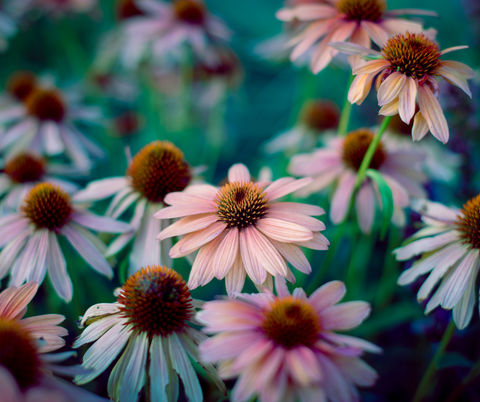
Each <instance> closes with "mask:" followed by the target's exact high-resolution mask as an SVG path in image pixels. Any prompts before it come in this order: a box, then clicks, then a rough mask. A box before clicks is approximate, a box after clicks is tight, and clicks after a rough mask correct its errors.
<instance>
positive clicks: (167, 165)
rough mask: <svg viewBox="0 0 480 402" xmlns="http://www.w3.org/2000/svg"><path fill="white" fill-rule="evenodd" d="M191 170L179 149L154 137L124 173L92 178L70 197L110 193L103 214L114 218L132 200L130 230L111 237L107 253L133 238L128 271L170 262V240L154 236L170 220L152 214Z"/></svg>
mask: <svg viewBox="0 0 480 402" xmlns="http://www.w3.org/2000/svg"><path fill="white" fill-rule="evenodd" d="M194 173H195V171H194V170H193V169H191V168H190V166H189V165H188V163H187V162H186V161H185V159H184V155H183V152H182V151H181V150H180V149H178V148H177V147H176V146H175V145H173V144H172V143H170V142H168V141H154V142H152V143H150V144H148V145H146V146H144V147H143V148H142V149H141V150H140V151H139V152H138V153H137V154H136V155H135V157H134V158H133V160H132V162H131V163H130V166H129V167H128V169H127V172H126V175H125V176H122V177H112V178H108V179H101V180H96V181H93V182H91V183H90V184H89V185H88V186H87V187H86V188H85V190H82V191H79V192H78V193H77V194H75V195H74V196H73V200H74V201H77V202H92V201H98V200H102V199H105V198H109V197H112V196H113V199H112V201H111V203H110V206H109V207H108V210H107V212H106V215H107V216H111V217H112V218H114V219H116V218H118V217H119V216H120V215H122V214H123V213H124V212H125V211H126V210H127V209H128V208H129V207H131V206H133V205H134V204H135V203H136V205H135V209H134V212H133V217H132V219H131V221H130V225H131V230H129V231H128V232H126V233H124V234H122V235H121V236H119V237H118V238H117V239H115V240H114V241H113V242H112V243H111V244H110V245H109V247H108V249H107V251H106V256H107V257H109V256H113V255H115V254H117V253H118V252H120V251H121V250H123V248H124V247H126V246H127V245H128V244H129V243H130V242H131V241H132V240H133V246H132V251H131V252H130V255H129V274H130V275H132V274H133V273H134V272H135V271H136V270H137V269H139V267H141V266H146V265H148V264H155V265H160V264H167V263H168V264H169V265H170V262H171V260H170V257H169V256H168V251H169V250H170V248H171V246H172V244H171V241H168V240H167V241H164V242H160V241H159V240H157V239H155V236H156V235H157V234H158V232H159V231H161V230H162V229H164V228H166V227H167V226H168V225H169V223H170V222H169V221H164V222H160V221H159V220H157V219H155V218H154V217H153V214H154V213H155V212H156V211H158V210H159V209H160V208H163V206H164V205H165V204H164V201H165V197H166V196H167V195H168V194H169V193H171V192H176V191H182V190H183V189H185V187H187V186H188V184H189V183H190V180H191V179H192V175H193V174H194Z"/></svg>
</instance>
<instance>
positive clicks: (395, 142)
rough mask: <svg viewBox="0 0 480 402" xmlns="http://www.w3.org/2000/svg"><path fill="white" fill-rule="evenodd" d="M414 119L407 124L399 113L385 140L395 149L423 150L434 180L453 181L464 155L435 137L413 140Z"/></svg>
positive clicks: (390, 125)
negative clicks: (452, 149) (418, 140)
mask: <svg viewBox="0 0 480 402" xmlns="http://www.w3.org/2000/svg"><path fill="white" fill-rule="evenodd" d="M412 127H413V121H412V122H410V124H405V123H404V122H403V121H402V119H400V116H399V115H398V114H397V115H395V116H393V118H392V120H391V121H390V123H389V125H388V128H387V131H386V132H385V134H384V135H383V137H382V138H383V141H384V143H385V144H386V145H387V146H391V147H392V148H394V149H397V150H400V149H405V150H410V151H421V152H423V154H424V155H425V161H424V163H423V168H424V171H425V173H426V175H427V177H428V178H430V179H431V180H434V181H440V182H445V183H452V182H453V181H454V180H455V178H456V177H457V176H458V173H459V169H460V166H461V165H462V162H463V156H462V155H461V154H459V153H456V152H453V151H451V150H450V149H448V148H447V147H445V146H443V145H442V144H440V143H439V142H438V141H437V140H436V139H434V138H433V137H428V138H425V139H423V140H422V141H420V142H412Z"/></svg>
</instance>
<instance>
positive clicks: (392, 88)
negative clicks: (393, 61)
mask: <svg viewBox="0 0 480 402" xmlns="http://www.w3.org/2000/svg"><path fill="white" fill-rule="evenodd" d="M406 81H407V76H406V75H405V74H401V73H397V72H395V73H393V74H390V75H389V76H388V77H387V78H386V79H385V81H383V82H382V84H381V85H380V88H378V95H377V96H378V105H379V106H383V105H386V104H387V103H390V102H392V101H394V100H395V99H397V98H398V96H399V94H400V92H401V91H403V90H404V89H403V87H404V85H405V82H406Z"/></svg>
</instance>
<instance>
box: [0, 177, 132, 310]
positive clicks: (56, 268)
mask: <svg viewBox="0 0 480 402" xmlns="http://www.w3.org/2000/svg"><path fill="white" fill-rule="evenodd" d="M130 228H131V227H130V225H128V224H126V223H124V222H119V221H116V220H113V219H111V218H106V217H101V216H98V215H95V214H93V213H91V212H88V211H86V210H85V209H83V208H81V207H80V206H78V205H75V204H74V203H73V202H72V200H71V198H70V196H69V195H68V194H67V193H66V192H65V191H64V190H63V189H62V188H61V187H59V186H57V185H54V184H51V183H40V184H37V185H36V186H35V187H33V188H32V189H31V190H30V191H29V192H28V193H27V195H26V196H25V198H24V200H23V202H22V205H21V208H20V211H19V212H16V213H12V214H10V215H6V216H2V217H1V218H0V238H1V241H0V248H3V250H2V251H1V252H0V278H3V277H4V276H6V275H7V274H10V284H11V285H13V286H19V285H21V284H22V283H23V282H25V281H35V282H38V283H42V282H43V279H44V278H45V274H46V273H47V270H48V274H49V277H50V281H51V282H52V285H53V287H54V289H55V291H56V292H57V293H58V295H59V296H60V297H61V298H63V299H64V300H66V301H70V300H71V298H72V294H73V286H72V281H71V280H70V277H69V275H68V273H67V264H66V261H65V257H64V255H63V252H62V250H61V248H60V245H59V243H58V236H60V235H62V236H65V237H66V238H67V240H68V242H69V243H70V244H71V245H72V247H73V248H74V249H75V250H76V251H77V252H78V253H79V254H80V256H81V257H82V258H83V259H84V260H85V261H86V262H87V263H88V265H90V266H91V267H92V268H93V269H94V270H96V271H97V272H99V273H100V274H102V275H105V276H107V277H112V276H113V271H112V268H111V267H110V265H109V263H108V262H107V260H106V259H105V257H103V255H102V254H103V252H104V251H105V245H104V244H103V242H102V241H101V240H100V239H99V238H98V237H97V236H95V235H94V234H93V233H91V232H90V231H89V229H92V230H95V231H98V232H107V233H123V232H127V231H129V230H130Z"/></svg>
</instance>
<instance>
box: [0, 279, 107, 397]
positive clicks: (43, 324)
mask: <svg viewBox="0 0 480 402" xmlns="http://www.w3.org/2000/svg"><path fill="white" fill-rule="evenodd" d="M37 288H38V284H37V283H36V282H29V283H27V284H25V285H23V286H21V287H19V288H17V287H9V288H7V289H5V290H3V291H2V292H0V390H1V392H2V397H1V398H2V401H3V402H36V401H40V400H41V401H46V400H48V401H51V402H69V401H75V402H100V401H105V399H103V398H99V397H97V396H95V395H93V394H90V393H88V392H86V391H84V390H82V389H80V388H77V387H75V386H73V385H71V384H69V383H67V382H65V381H63V380H61V379H59V378H56V377H54V375H53V374H58V375H62V376H72V374H73V375H76V374H79V373H83V372H84V370H82V369H81V368H80V367H78V366H73V367H72V366H70V367H62V366H59V365H58V364H57V363H59V362H62V361H64V360H66V359H68V358H69V357H71V356H72V355H74V354H75V352H65V353H59V354H50V352H53V351H55V350H58V349H60V348H61V347H63V346H64V345H65V341H64V340H63V339H62V337H64V336H66V335H68V332H67V330H66V329H65V328H62V327H59V326H58V324H60V323H61V322H62V321H63V320H64V319H65V317H64V316H63V315H58V314H47V315H39V316H34V317H29V318H23V317H24V315H25V313H26V311H27V306H28V304H29V303H30V301H31V300H32V299H33V297H34V296H35V293H36V292H37ZM9 398H10V399H9ZM40 398H43V399H40Z"/></svg>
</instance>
